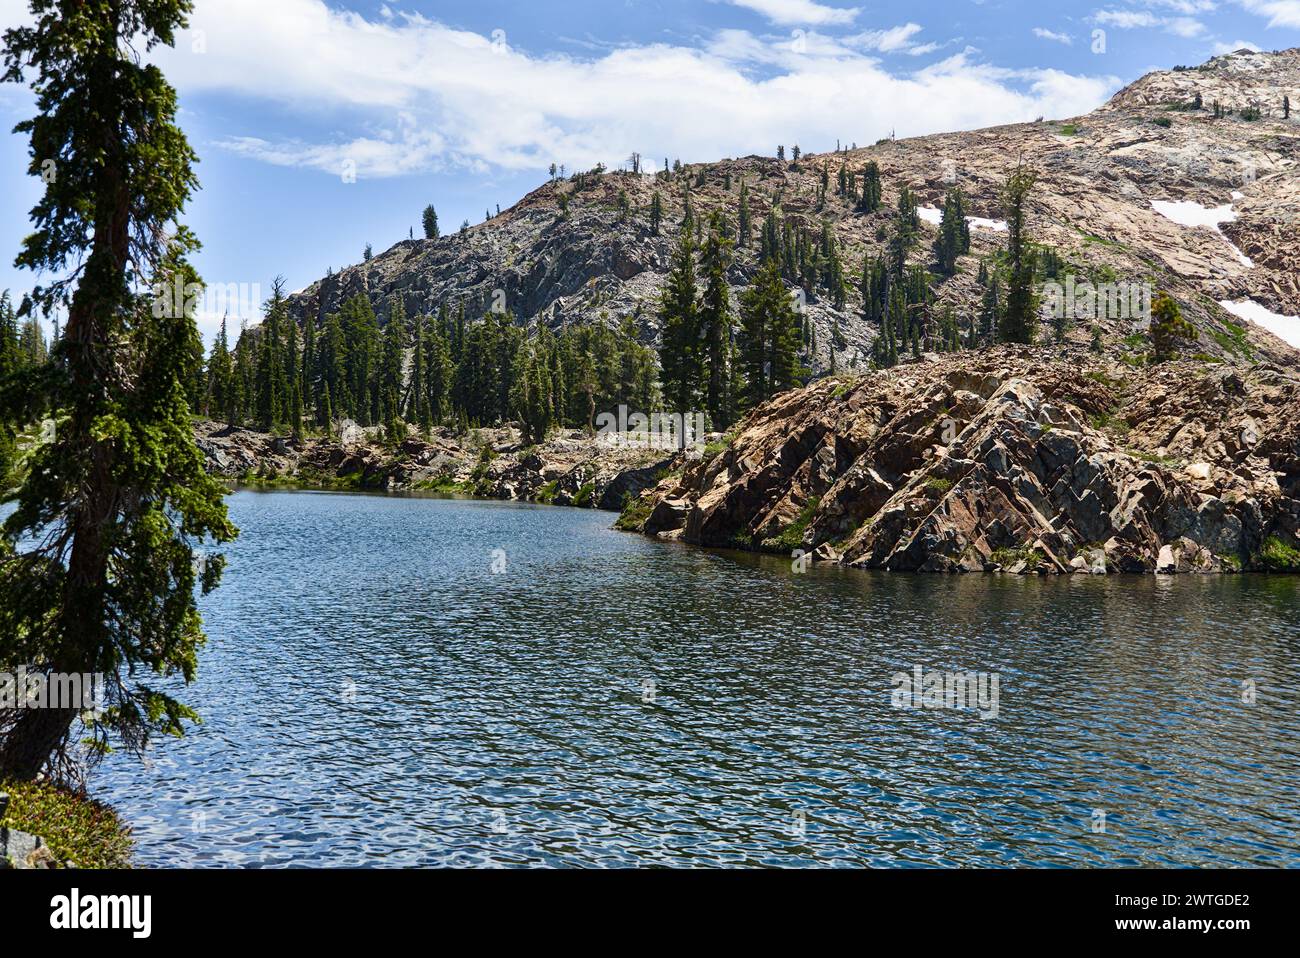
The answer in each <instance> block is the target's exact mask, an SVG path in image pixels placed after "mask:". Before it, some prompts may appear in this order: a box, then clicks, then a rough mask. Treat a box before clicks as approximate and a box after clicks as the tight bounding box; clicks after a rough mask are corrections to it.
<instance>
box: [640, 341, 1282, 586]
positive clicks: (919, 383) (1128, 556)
mask: <svg viewBox="0 0 1300 958" xmlns="http://www.w3.org/2000/svg"><path fill="white" fill-rule="evenodd" d="M729 440H730V441H729V445H728V446H727V448H726V449H725V450H724V451H722V452H720V453H718V454H716V455H714V456H711V457H706V458H705V459H703V460H701V461H699V462H695V463H690V462H685V461H681V462H678V463H676V464H675V467H674V469H673V471H672V474H671V475H670V476H669V477H668V478H666V479H665V480H663V481H662V482H660V483H659V484H658V485H657V486H656V487H655V488H654V489H652V490H649V491H647V492H646V493H644V495H643V496H642V497H641V498H640V499H639V500H638V501H636V502H635V503H634V504H633V505H632V506H631V507H630V508H629V510H628V513H627V514H626V515H625V516H624V520H623V525H624V526H625V527H632V528H637V529H640V530H641V531H644V532H646V533H649V534H651V535H655V536H659V537H662V538H669V539H680V540H683V541H686V542H690V543H695V544H698V545H705V546H731V547H740V548H762V549H768V550H773V551H791V550H802V552H803V553H806V554H810V555H811V556H812V558H813V559H816V560H823V561H833V562H840V563H845V564H848V565H851V566H857V567H864V568H878V569H890V570H897V571H926V572H962V571H997V570H1001V571H1007V572H1070V571H1074V572H1099V573H1104V572H1189V571H1197V572H1236V571H1242V570H1251V569H1269V570H1284V569H1285V570H1300V537H1298V536H1297V532H1298V530H1300V374H1297V373H1296V371H1295V370H1294V369H1282V368H1278V367H1275V366H1270V365H1260V366H1256V367H1254V368H1252V369H1250V370H1247V371H1242V370H1237V369H1234V368H1232V367H1231V366H1228V365H1211V364H1204V363H1196V362H1177V363H1169V364H1165V365H1162V366H1157V367H1148V368H1141V369H1135V368H1133V367H1130V366H1127V365H1124V364H1118V363H1109V362H1105V361H1100V360H1098V359H1096V358H1095V357H1091V358H1090V357H1089V356H1088V355H1087V354H1086V353H1083V352H1080V353H1078V354H1075V355H1072V356H1069V357H1068V358H1067V359H1065V360H1063V359H1062V358H1061V357H1060V356H1059V353H1058V352H1057V351H1056V350H1049V349H1046V348H1041V347H1040V348H1030V347H999V348H996V349H992V350H988V351H983V352H980V353H976V354H971V353H966V354H961V355H959V356H954V355H948V356H931V357H927V359H926V361H925V362H923V363H917V364H913V365H909V366H906V367H899V368H895V369H891V370H886V371H883V372H879V373H874V374H872V375H870V376H866V377H857V378H832V379H827V380H824V381H822V382H819V383H816V384H814V385H812V386H809V387H807V388H805V389H802V390H796V391H793V392H790V393H786V394H784V395H781V396H778V397H776V398H775V399H773V400H772V401H771V402H769V403H768V404H766V405H765V406H763V407H761V408H759V409H757V410H755V411H754V412H753V413H751V414H750V415H749V416H748V417H747V418H746V419H745V420H744V421H743V422H742V423H741V424H740V425H739V426H738V427H737V429H736V430H735V432H734V434H733V435H732V436H730V437H729Z"/></svg>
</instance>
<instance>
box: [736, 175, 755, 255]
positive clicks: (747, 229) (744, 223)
mask: <svg viewBox="0 0 1300 958" xmlns="http://www.w3.org/2000/svg"><path fill="white" fill-rule="evenodd" d="M739 203H740V208H739V212H738V213H737V224H736V232H737V234H738V235H737V245H738V246H739V247H740V248H741V249H745V248H746V247H747V246H749V241H750V238H751V236H752V234H753V221H752V216H751V213H750V211H749V184H748V183H746V182H745V181H744V180H741V181H740V201H739Z"/></svg>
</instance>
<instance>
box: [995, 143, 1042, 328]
mask: <svg viewBox="0 0 1300 958" xmlns="http://www.w3.org/2000/svg"><path fill="white" fill-rule="evenodd" d="M1037 178H1038V177H1037V174H1036V173H1035V172H1034V171H1033V170H1032V169H1030V168H1028V167H1025V166H1023V165H1022V166H1017V167H1016V169H1015V170H1013V171H1012V172H1011V174H1010V175H1009V176H1008V177H1007V182H1006V185H1005V186H1004V187H1003V190H1002V203H1003V208H1004V211H1005V215H1006V220H1007V296H1006V305H1005V308H1004V310H1003V315H1002V323H1001V327H1000V330H999V334H1000V338H1001V339H1002V341H1003V342H1008V343H1032V342H1033V341H1034V336H1035V333H1036V328H1037V325H1038V295H1037V293H1036V291H1035V289H1034V270H1035V254H1034V250H1033V247H1032V246H1031V245H1030V244H1029V242H1028V241H1027V240H1026V238H1025V200H1026V198H1027V197H1028V196H1029V193H1030V191H1031V190H1032V189H1033V188H1034V183H1035V182H1036V181H1037Z"/></svg>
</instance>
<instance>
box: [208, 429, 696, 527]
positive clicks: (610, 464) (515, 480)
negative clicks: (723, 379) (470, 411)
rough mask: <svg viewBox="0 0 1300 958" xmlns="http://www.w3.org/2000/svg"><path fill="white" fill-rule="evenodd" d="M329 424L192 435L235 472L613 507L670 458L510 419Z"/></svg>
mask: <svg viewBox="0 0 1300 958" xmlns="http://www.w3.org/2000/svg"><path fill="white" fill-rule="evenodd" d="M338 432H339V437H338V438H337V439H334V438H330V439H322V438H307V439H303V440H294V439H290V438H285V437H283V436H273V435H270V434H268V433H262V432H255V431H253V430H251V429H243V428H239V427H234V428H232V427H229V426H225V425H223V424H220V423H215V422H200V423H198V424H197V425H196V429H195V438H196V441H197V443H198V446H199V449H200V450H202V452H203V454H204V456H205V457H206V461H207V469H208V472H209V473H211V474H213V475H218V476H222V477H224V478H226V479H230V480H235V481H244V482H252V483H259V482H261V483H265V482H277V483H288V484H295V483H296V484H302V485H307V486H321V487H326V488H341V489H380V490H392V491H396V490H433V491H443V492H459V493H466V494H474V495H479V496H484V497H487V498H494V499H520V500H528V501H537V502H548V503H553V504H555V505H577V506H585V507H590V508H600V509H610V510H615V511H617V510H619V509H621V508H622V507H623V505H624V501H625V499H626V498H627V497H628V496H633V497H635V496H636V495H638V494H640V493H641V492H642V491H643V490H644V489H647V488H649V487H650V486H652V485H654V483H655V482H656V481H657V480H658V478H659V476H660V474H661V473H662V471H663V469H664V468H666V466H667V465H668V464H669V461H670V459H671V456H668V455H666V454H665V452H664V450H662V449H654V448H641V447H637V446H634V445H619V444H613V443H611V442H609V441H608V440H606V439H604V438H602V437H600V436H595V437H589V436H586V435H584V434H583V433H582V432H580V431H577V430H567V431H563V432H561V433H557V434H555V435H553V436H552V437H550V438H549V439H548V440H547V441H546V442H544V443H542V444H540V445H536V446H529V445H527V444H526V443H524V442H523V441H522V439H521V436H520V433H519V430H518V428H517V427H514V426H504V427H501V428H498V429H481V430H474V432H473V433H472V434H470V435H468V436H457V435H455V434H454V433H452V432H451V431H450V430H445V429H439V430H435V431H434V432H433V434H432V435H431V436H430V437H429V438H427V439H424V438H420V437H418V436H415V435H411V436H410V437H409V438H407V439H405V440H404V441H402V442H401V443H399V444H397V445H396V446H395V447H394V446H390V445H387V444H385V443H384V442H383V441H382V440H381V438H380V434H381V430H379V429H378V428H375V427H370V428H365V429H363V428H361V427H360V426H358V425H357V424H356V423H353V422H351V421H350V420H345V421H344V422H343V423H342V424H341V427H340V428H339V430H338ZM485 451H486V456H485Z"/></svg>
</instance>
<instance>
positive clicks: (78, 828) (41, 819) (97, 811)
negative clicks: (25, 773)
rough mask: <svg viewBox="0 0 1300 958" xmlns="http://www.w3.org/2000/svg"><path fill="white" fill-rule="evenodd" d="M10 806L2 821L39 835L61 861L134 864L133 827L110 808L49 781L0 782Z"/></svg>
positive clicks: (82, 865) (107, 865) (90, 865)
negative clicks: (132, 856) (7, 796)
mask: <svg viewBox="0 0 1300 958" xmlns="http://www.w3.org/2000/svg"><path fill="white" fill-rule="evenodd" d="M0 792H5V793H7V794H8V795H9V808H8V810H7V811H6V812H5V816H4V818H3V819H0V824H3V825H4V827H6V828H12V829H15V830H17V831H20V832H28V833H30V834H32V835H39V836H40V837H41V838H42V839H44V841H45V844H46V845H48V846H49V848H50V852H51V853H52V854H53V855H54V857H55V859H57V861H58V862H60V863H62V862H65V861H72V862H73V863H75V864H76V865H77V866H78V867H79V868H130V867H131V849H132V847H133V845H134V842H133V841H132V839H131V829H130V827H129V826H128V825H127V824H126V823H125V822H123V821H122V820H121V819H120V818H118V816H117V813H116V812H115V811H113V809H112V808H111V807H109V806H108V805H105V804H103V803H102V802H97V801H95V800H94V799H92V798H88V797H87V796H85V795H81V794H78V793H77V792H74V791H72V790H71V789H67V788H62V787H59V786H56V785H52V784H50V783H48V782H0Z"/></svg>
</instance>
